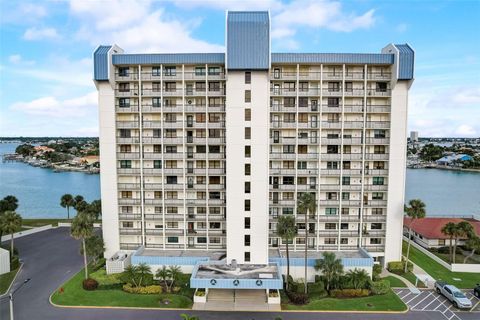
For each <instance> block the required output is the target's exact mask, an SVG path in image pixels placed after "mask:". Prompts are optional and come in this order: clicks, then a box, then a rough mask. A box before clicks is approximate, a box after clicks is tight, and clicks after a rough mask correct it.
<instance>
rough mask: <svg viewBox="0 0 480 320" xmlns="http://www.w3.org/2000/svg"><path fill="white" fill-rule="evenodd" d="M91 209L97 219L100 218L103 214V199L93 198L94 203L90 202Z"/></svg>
mask: <svg viewBox="0 0 480 320" xmlns="http://www.w3.org/2000/svg"><path fill="white" fill-rule="evenodd" d="M90 211H91V213H92V214H93V215H94V216H95V220H98V219H99V218H100V216H101V215H102V201H101V200H93V201H92V203H90Z"/></svg>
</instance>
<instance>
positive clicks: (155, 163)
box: [153, 160, 162, 169]
mask: <svg viewBox="0 0 480 320" xmlns="http://www.w3.org/2000/svg"><path fill="white" fill-rule="evenodd" d="M153 168H155V169H162V160H153Z"/></svg>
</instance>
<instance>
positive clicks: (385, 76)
mask: <svg viewBox="0 0 480 320" xmlns="http://www.w3.org/2000/svg"><path fill="white" fill-rule="evenodd" d="M391 78H392V74H391V73H390V72H367V79H368V80H390V79H391Z"/></svg>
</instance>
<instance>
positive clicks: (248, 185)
mask: <svg viewBox="0 0 480 320" xmlns="http://www.w3.org/2000/svg"><path fill="white" fill-rule="evenodd" d="M245 193H250V181H245Z"/></svg>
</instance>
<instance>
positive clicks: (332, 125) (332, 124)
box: [322, 121, 342, 129]
mask: <svg viewBox="0 0 480 320" xmlns="http://www.w3.org/2000/svg"><path fill="white" fill-rule="evenodd" d="M322 128H323V129H341V128H342V123H341V122H340V121H338V122H330V121H322Z"/></svg>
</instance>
